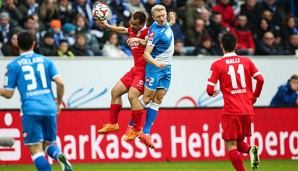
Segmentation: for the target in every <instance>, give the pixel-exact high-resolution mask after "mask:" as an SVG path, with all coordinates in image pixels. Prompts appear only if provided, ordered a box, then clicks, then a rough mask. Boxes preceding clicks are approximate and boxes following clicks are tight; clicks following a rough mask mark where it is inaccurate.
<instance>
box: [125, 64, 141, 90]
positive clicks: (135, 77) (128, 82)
mask: <svg viewBox="0 0 298 171" xmlns="http://www.w3.org/2000/svg"><path fill="white" fill-rule="evenodd" d="M144 79H145V68H136V67H133V68H131V69H130V71H128V72H127V73H126V74H125V75H124V76H123V77H122V78H121V79H120V80H121V82H122V83H123V84H124V86H125V87H126V89H127V90H129V88H130V87H135V88H136V89H138V90H139V91H140V92H141V93H142V94H143V93H144Z"/></svg>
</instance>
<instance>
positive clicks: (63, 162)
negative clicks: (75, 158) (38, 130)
mask: <svg viewBox="0 0 298 171" xmlns="http://www.w3.org/2000/svg"><path fill="white" fill-rule="evenodd" d="M43 123H44V124H43V136H44V143H43V148H44V151H45V153H46V154H47V155H48V156H50V157H51V158H52V159H54V160H56V161H58V162H59V164H60V166H61V169H62V171H72V166H71V164H70V163H69V161H68V160H67V158H66V157H65V155H64V154H63V153H62V151H61V149H60V148H59V147H58V146H57V144H56V136H57V117H56V116H44V117H43Z"/></svg>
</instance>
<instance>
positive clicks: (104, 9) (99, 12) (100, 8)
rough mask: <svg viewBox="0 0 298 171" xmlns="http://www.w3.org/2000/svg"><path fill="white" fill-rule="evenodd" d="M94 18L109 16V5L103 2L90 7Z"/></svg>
mask: <svg viewBox="0 0 298 171" xmlns="http://www.w3.org/2000/svg"><path fill="white" fill-rule="evenodd" d="M92 13H93V17H94V19H95V20H98V21H103V20H105V19H106V18H107V17H108V16H109V7H108V6H106V5H105V4H96V5H94V7H93V9H92Z"/></svg>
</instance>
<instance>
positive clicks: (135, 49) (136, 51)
mask: <svg viewBox="0 0 298 171" xmlns="http://www.w3.org/2000/svg"><path fill="white" fill-rule="evenodd" d="M148 30H149V27H146V26H144V27H143V28H142V29H141V30H139V31H138V32H132V31H131V27H128V30H127V31H128V33H129V37H130V38H133V37H137V38H140V39H145V37H147V36H148ZM145 48H146V46H143V45H141V44H139V43H138V42H136V43H134V44H132V45H131V46H130V49H131V51H132V56H133V58H134V65H135V67H145V65H146V60H145V59H144V57H143V55H144V51H145Z"/></svg>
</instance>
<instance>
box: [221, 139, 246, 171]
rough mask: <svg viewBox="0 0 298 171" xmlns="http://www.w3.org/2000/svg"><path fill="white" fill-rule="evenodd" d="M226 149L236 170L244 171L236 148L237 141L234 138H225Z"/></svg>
mask: <svg viewBox="0 0 298 171" xmlns="http://www.w3.org/2000/svg"><path fill="white" fill-rule="evenodd" d="M225 143H226V149H227V151H228V156H229V158H230V160H231V162H232V165H233V166H234V168H235V169H236V170H237V171H245V168H244V164H243V160H242V159H241V156H240V154H239V152H238V150H237V142H236V140H227V141H225Z"/></svg>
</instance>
